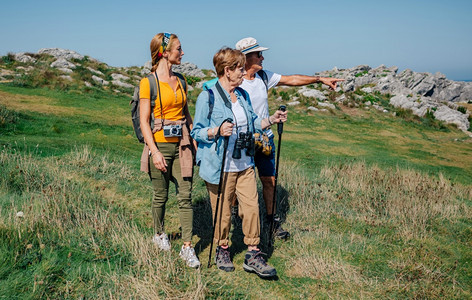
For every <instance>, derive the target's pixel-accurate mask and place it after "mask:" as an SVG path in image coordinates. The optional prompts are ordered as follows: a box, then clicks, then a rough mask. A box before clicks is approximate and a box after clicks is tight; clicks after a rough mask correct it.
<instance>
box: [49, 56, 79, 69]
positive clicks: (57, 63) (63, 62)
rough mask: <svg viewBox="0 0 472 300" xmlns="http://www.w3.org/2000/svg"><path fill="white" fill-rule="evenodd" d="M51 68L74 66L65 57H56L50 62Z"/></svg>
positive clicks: (69, 67) (73, 67)
mask: <svg viewBox="0 0 472 300" xmlns="http://www.w3.org/2000/svg"><path fill="white" fill-rule="evenodd" d="M51 68H68V69H75V68H76V66H75V65H74V64H73V63H71V62H70V61H67V60H66V59H65V58H62V57H61V58H58V59H57V60H56V61H55V62H53V63H52V64H51Z"/></svg>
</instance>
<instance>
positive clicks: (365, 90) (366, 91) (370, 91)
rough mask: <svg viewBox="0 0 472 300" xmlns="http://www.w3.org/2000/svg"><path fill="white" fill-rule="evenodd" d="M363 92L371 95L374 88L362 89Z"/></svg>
mask: <svg viewBox="0 0 472 300" xmlns="http://www.w3.org/2000/svg"><path fill="white" fill-rule="evenodd" d="M361 91H363V92H364V93H368V94H370V93H372V88H370V87H365V88H362V89H361Z"/></svg>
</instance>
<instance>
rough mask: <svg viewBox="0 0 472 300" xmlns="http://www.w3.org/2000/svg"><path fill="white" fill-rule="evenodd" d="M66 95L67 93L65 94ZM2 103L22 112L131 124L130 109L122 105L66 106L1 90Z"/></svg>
mask: <svg viewBox="0 0 472 300" xmlns="http://www.w3.org/2000/svg"><path fill="white" fill-rule="evenodd" d="M65 95H66V94H65ZM0 104H3V105H5V106H6V107H7V108H8V109H12V110H16V111H21V112H37V113H42V114H47V115H54V116H61V117H62V116H73V117H77V116H83V117H84V119H87V120H93V121H94V122H96V121H97V120H100V121H106V123H107V124H110V125H126V124H129V125H130V126H131V116H130V114H129V112H128V111H126V113H125V110H124V109H122V107H121V106H120V107H118V106H117V107H114V108H113V109H112V108H111V107H109V106H108V105H104V107H103V110H97V109H94V108H86V107H80V108H78V107H65V106H61V105H60V104H59V103H58V100H57V99H54V98H48V97H42V96H27V95H20V94H11V93H7V92H3V91H0Z"/></svg>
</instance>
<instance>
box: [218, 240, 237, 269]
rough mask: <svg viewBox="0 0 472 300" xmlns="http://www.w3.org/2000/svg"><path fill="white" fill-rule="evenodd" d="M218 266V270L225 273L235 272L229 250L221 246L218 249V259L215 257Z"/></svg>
mask: <svg viewBox="0 0 472 300" xmlns="http://www.w3.org/2000/svg"><path fill="white" fill-rule="evenodd" d="M215 262H216V266H217V267H218V269H220V270H223V271H225V272H233V271H234V265H233V262H231V257H230V255H229V249H228V248H227V249H223V248H222V247H221V246H218V247H216V257H215Z"/></svg>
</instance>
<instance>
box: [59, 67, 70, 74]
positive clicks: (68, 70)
mask: <svg viewBox="0 0 472 300" xmlns="http://www.w3.org/2000/svg"><path fill="white" fill-rule="evenodd" d="M58 70H60V71H61V72H64V73H67V74H70V73H72V72H74V71H72V70H71V69H69V68H58Z"/></svg>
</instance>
